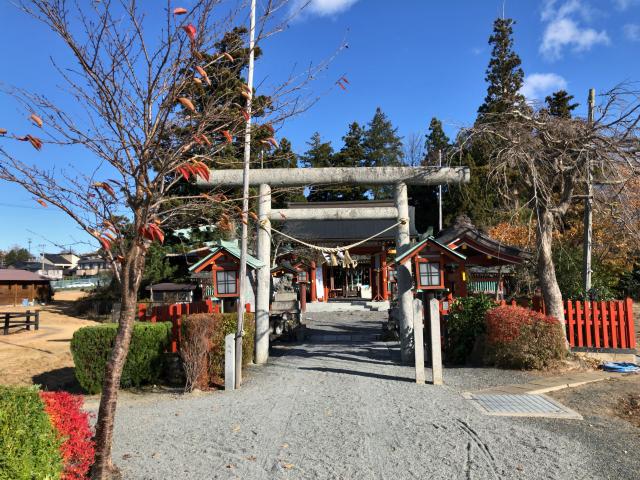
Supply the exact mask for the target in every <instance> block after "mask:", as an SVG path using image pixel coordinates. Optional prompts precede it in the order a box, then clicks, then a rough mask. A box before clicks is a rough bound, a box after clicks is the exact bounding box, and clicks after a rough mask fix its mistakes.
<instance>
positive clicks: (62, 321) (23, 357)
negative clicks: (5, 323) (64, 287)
mask: <svg viewBox="0 0 640 480" xmlns="http://www.w3.org/2000/svg"><path fill="white" fill-rule="evenodd" d="M84 295H85V293H84V292H78V291H65V292H57V293H56V294H55V297H54V301H53V303H51V304H50V305H46V306H37V307H0V312H24V311H26V310H32V311H33V310H40V329H39V330H38V331H34V330H33V329H32V330H31V331H26V330H12V333H11V334H9V335H0V384H5V385H33V384H40V385H42V386H43V388H45V389H48V390H58V389H65V390H72V391H77V390H78V389H79V387H78V385H77V383H76V380H75V377H74V375H73V359H72V358H71V351H70V348H69V345H70V342H71V337H72V336H73V333H74V332H75V331H76V330H77V329H79V328H80V327H83V326H85V325H95V322H92V321H89V320H82V319H79V318H75V317H73V316H71V315H69V312H70V310H71V308H72V307H73V302H75V301H76V300H78V299H79V298H82V297H83V296H84Z"/></svg>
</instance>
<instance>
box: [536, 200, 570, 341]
mask: <svg viewBox="0 0 640 480" xmlns="http://www.w3.org/2000/svg"><path fill="white" fill-rule="evenodd" d="M536 243H537V247H538V280H539V282H540V289H541V290H542V298H543V299H544V304H545V307H546V311H547V312H546V313H547V315H550V316H552V317H555V318H557V319H558V320H559V321H560V323H561V324H562V328H563V329H564V323H565V322H564V307H563V305H562V293H561V292H560V287H559V286H558V280H557V279H556V267H555V265H554V264H553V252H552V246H553V214H552V213H551V212H549V211H548V210H546V209H544V208H542V207H540V208H538V230H537V238H536Z"/></svg>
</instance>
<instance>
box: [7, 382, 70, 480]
mask: <svg viewBox="0 0 640 480" xmlns="http://www.w3.org/2000/svg"><path fill="white" fill-rule="evenodd" d="M59 448H60V442H59V441H58V440H57V437H56V431H55V429H54V427H53V426H52V425H51V422H50V420H49V416H48V415H47V414H46V413H45V410H44V404H43V402H42V400H41V399H40V396H39V395H38V389H37V388H34V387H5V386H0V479H1V480H32V479H47V480H54V479H58V478H60V475H61V473H62V469H63V464H62V457H61V456H60V450H59Z"/></svg>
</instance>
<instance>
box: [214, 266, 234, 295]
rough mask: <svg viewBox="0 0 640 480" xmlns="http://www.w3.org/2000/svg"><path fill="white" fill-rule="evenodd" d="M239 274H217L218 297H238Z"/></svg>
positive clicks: (229, 272) (227, 272) (222, 272)
mask: <svg viewBox="0 0 640 480" xmlns="http://www.w3.org/2000/svg"><path fill="white" fill-rule="evenodd" d="M237 279H238V272H236V271H221V272H216V290H217V292H218V295H236V294H237V293H238V285H237Z"/></svg>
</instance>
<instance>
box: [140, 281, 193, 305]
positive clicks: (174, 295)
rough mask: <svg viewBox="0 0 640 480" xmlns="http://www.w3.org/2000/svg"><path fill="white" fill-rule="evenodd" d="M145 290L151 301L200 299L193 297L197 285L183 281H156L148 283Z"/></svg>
mask: <svg viewBox="0 0 640 480" xmlns="http://www.w3.org/2000/svg"><path fill="white" fill-rule="evenodd" d="M146 290H148V291H149V296H150V298H151V302H152V303H163V304H165V303H166V304H168V303H191V302H194V301H198V300H200V299H199V298H194V292H195V291H196V290H198V286H197V285H191V284H184V283H169V282H167V283H156V284H155V285H149V286H148V287H147V288H146Z"/></svg>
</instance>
